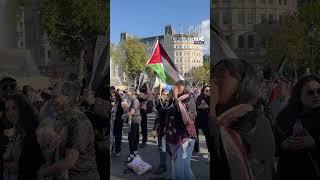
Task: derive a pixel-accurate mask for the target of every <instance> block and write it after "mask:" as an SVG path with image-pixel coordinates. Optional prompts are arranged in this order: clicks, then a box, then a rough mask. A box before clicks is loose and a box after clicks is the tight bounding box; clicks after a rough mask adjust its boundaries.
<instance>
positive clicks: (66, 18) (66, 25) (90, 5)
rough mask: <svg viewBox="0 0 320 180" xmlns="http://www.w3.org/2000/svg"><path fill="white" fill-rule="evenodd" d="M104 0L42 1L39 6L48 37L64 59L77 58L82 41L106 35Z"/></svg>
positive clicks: (107, 13) (107, 7)
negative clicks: (41, 4)
mask: <svg viewBox="0 0 320 180" xmlns="http://www.w3.org/2000/svg"><path fill="white" fill-rule="evenodd" d="M107 4H109V3H107V1H106V0H67V1H66V0H46V1H45V2H44V3H43V7H42V8H41V15H42V18H43V21H42V22H43V26H44V28H45V29H46V30H47V32H48V35H49V40H50V42H51V43H53V44H54V45H55V46H56V47H57V48H58V50H59V52H60V54H61V55H62V56H63V57H65V59H66V60H75V59H78V58H79V54H80V52H81V50H82V49H83V48H84V46H85V45H86V44H91V45H93V46H94V43H95V40H96V38H97V36H98V35H99V34H100V35H106V34H107V29H108V28H109V27H108V24H109V12H107V11H108V9H109V8H110V7H109V5H107Z"/></svg>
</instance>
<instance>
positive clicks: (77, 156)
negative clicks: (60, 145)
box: [38, 80, 100, 180]
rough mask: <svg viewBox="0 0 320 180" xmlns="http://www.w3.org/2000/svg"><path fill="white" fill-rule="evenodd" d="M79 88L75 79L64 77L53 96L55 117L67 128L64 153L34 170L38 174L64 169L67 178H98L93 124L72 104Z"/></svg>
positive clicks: (84, 179)
mask: <svg viewBox="0 0 320 180" xmlns="http://www.w3.org/2000/svg"><path fill="white" fill-rule="evenodd" d="M80 91H81V85H80V83H79V81H77V80H74V81H66V82H65V83H64V84H63V86H62V89H61V93H60V94H59V95H57V96H56V97H54V99H53V105H54V107H55V109H56V110H57V112H58V117H57V120H60V121H65V122H66V126H67V129H68V132H67V135H66V140H65V155H64V157H63V159H62V160H60V161H58V162H56V163H54V164H53V165H51V166H49V167H46V168H43V169H41V170H40V171H39V172H38V177H39V178H44V177H48V176H52V175H55V174H61V173H63V172H64V171H66V170H67V171H68V178H69V180H100V176H99V173H98V170H97V164H96V155H95V149H94V131H93V126H92V124H91V122H90V120H89V119H88V118H87V116H86V115H85V114H84V113H82V112H81V111H80V110H79V109H77V108H76V107H75V105H74V103H76V101H77V99H78V98H79V96H80ZM59 115H61V116H59ZM63 115H64V116H63Z"/></svg>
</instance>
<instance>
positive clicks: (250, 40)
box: [248, 35, 254, 48]
mask: <svg viewBox="0 0 320 180" xmlns="http://www.w3.org/2000/svg"><path fill="white" fill-rule="evenodd" d="M248 48H254V36H253V35H249V36H248Z"/></svg>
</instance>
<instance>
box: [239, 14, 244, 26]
mask: <svg viewBox="0 0 320 180" xmlns="http://www.w3.org/2000/svg"><path fill="white" fill-rule="evenodd" d="M238 23H239V24H244V12H243V11H240V12H239V14H238Z"/></svg>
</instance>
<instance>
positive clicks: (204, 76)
mask: <svg viewBox="0 0 320 180" xmlns="http://www.w3.org/2000/svg"><path fill="white" fill-rule="evenodd" d="M191 74H192V77H193V80H194V81H195V82H205V83H208V82H209V78H210V76H209V74H210V63H204V64H203V66H200V67H197V68H195V69H193V70H191Z"/></svg>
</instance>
